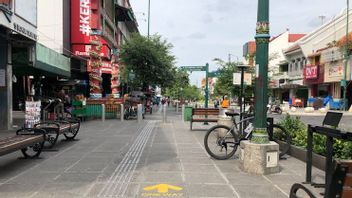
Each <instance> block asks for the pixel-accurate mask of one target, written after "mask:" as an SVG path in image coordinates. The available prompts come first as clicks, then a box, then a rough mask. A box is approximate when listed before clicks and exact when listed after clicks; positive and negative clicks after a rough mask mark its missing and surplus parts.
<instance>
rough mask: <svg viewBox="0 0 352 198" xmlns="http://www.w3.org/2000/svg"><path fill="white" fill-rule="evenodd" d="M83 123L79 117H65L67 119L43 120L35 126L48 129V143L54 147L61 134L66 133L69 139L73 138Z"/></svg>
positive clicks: (48, 145) (47, 144) (49, 146)
mask: <svg viewBox="0 0 352 198" xmlns="http://www.w3.org/2000/svg"><path fill="white" fill-rule="evenodd" d="M80 126H81V123H80V120H79V119H73V118H71V119H65V120H55V121H49V122H41V123H38V124H36V125H34V128H39V129H43V130H45V131H46V135H47V138H46V141H45V142H46V145H45V146H47V147H48V148H52V147H53V146H54V145H55V144H56V142H57V140H58V138H59V135H62V134H63V135H64V136H65V138H66V139H67V140H73V139H74V138H75V137H76V135H77V133H78V131H79V129H80Z"/></svg>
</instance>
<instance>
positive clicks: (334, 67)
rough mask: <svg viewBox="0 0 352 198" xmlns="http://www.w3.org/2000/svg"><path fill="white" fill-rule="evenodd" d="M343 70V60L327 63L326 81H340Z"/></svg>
mask: <svg viewBox="0 0 352 198" xmlns="http://www.w3.org/2000/svg"><path fill="white" fill-rule="evenodd" d="M343 70H344V69H343V61H336V62H330V63H325V73H324V82H340V80H341V79H342V78H343Z"/></svg>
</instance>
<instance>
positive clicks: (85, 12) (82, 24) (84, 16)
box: [71, 0, 91, 44]
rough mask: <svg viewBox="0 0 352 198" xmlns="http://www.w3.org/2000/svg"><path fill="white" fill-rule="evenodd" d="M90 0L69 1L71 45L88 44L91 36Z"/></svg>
mask: <svg viewBox="0 0 352 198" xmlns="http://www.w3.org/2000/svg"><path fill="white" fill-rule="evenodd" d="M90 23H91V0H74V1H71V43H72V44H88V43H89V40H90V34H91V26H90Z"/></svg>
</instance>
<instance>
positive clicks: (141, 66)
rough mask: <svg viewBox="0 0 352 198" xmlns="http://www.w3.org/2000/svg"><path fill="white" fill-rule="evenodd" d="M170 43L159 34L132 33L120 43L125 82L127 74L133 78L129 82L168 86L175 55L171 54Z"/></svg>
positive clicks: (172, 76)
mask: <svg viewBox="0 0 352 198" xmlns="http://www.w3.org/2000/svg"><path fill="white" fill-rule="evenodd" d="M171 49H172V45H171V44H170V43H168V42H167V41H166V40H164V39H162V38H161V36H159V35H153V36H150V37H149V38H147V37H145V36H142V35H140V34H133V35H132V37H131V39H130V40H128V41H127V42H126V43H124V44H122V45H121V53H120V54H121V61H122V63H123V64H124V68H122V78H123V80H124V81H125V82H127V80H128V78H129V74H131V73H133V74H134V75H135V77H134V78H133V80H131V79H129V84H130V85H132V86H135V87H141V88H143V89H145V88H147V87H148V86H149V85H151V86H155V85H158V86H160V87H163V88H164V87H168V86H170V85H172V84H173V81H174V73H175V71H176V67H175V57H174V56H173V55H171Z"/></svg>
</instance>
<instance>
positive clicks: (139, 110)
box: [137, 104, 143, 123]
mask: <svg viewBox="0 0 352 198" xmlns="http://www.w3.org/2000/svg"><path fill="white" fill-rule="evenodd" d="M142 119H143V115H142V104H138V105H137V121H138V123H140V122H142Z"/></svg>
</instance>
